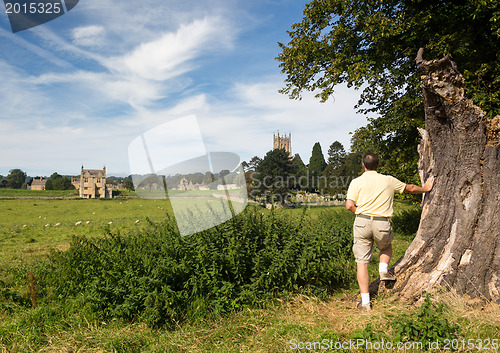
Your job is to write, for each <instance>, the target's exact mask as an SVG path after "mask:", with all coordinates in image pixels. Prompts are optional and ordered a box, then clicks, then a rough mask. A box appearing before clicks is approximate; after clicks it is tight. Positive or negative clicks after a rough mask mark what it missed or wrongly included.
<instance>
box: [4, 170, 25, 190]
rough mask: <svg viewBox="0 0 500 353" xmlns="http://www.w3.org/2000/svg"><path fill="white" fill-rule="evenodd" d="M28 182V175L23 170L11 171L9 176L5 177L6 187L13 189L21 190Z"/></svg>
mask: <svg viewBox="0 0 500 353" xmlns="http://www.w3.org/2000/svg"><path fill="white" fill-rule="evenodd" d="M25 180H26V173H25V172H23V171H22V170H21V169H11V170H9V175H7V176H6V177H5V186H6V187H8V188H11V189H20V188H21V186H23V184H24V181H25Z"/></svg>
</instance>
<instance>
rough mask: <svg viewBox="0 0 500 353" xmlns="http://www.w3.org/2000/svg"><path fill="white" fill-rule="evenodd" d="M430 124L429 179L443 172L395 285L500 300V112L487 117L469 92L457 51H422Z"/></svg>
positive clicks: (424, 157)
mask: <svg viewBox="0 0 500 353" xmlns="http://www.w3.org/2000/svg"><path fill="white" fill-rule="evenodd" d="M417 63H418V64H419V68H420V71H421V79H422V88H423V91H424V99H425V124H426V129H425V131H424V130H422V131H421V133H422V141H421V144H420V146H419V153H420V161H419V172H420V177H421V179H422V180H426V179H427V177H428V176H429V175H434V176H436V180H435V184H434V188H433V190H432V191H431V192H430V193H428V194H426V195H425V196H424V199H423V203H422V217H421V220H420V226H419V229H418V232H417V234H416V236H415V239H414V241H413V242H412V244H411V245H410V247H409V248H408V250H407V251H406V252H405V254H404V255H403V257H402V258H401V259H399V260H398V262H397V263H396V264H395V266H394V270H395V272H396V275H397V278H398V280H397V282H396V283H395V284H394V288H393V291H397V292H399V293H400V294H401V296H403V297H405V298H408V299H412V298H418V297H419V296H420V295H421V294H422V293H423V292H426V291H430V290H432V289H433V288H435V287H438V286H445V287H452V288H454V289H455V290H456V291H457V292H458V293H460V294H463V295H468V296H470V297H473V298H476V297H479V298H481V299H486V300H488V301H493V302H497V303H500V144H499V141H500V138H499V136H500V116H497V117H496V118H495V119H493V120H491V119H488V118H487V117H486V115H485V113H484V112H483V111H482V110H481V109H479V108H478V107H476V106H475V105H474V104H473V103H472V101H471V100H469V99H467V98H465V96H464V89H463V77H462V75H461V74H460V72H458V70H457V67H456V64H455V63H454V62H453V61H452V59H451V57H450V56H446V57H444V58H443V59H440V60H432V61H425V60H423V59H422V52H421V51H420V53H419V57H417Z"/></svg>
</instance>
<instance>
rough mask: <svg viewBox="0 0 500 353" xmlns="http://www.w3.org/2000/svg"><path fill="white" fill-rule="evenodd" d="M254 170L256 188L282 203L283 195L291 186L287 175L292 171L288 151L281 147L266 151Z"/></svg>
mask: <svg viewBox="0 0 500 353" xmlns="http://www.w3.org/2000/svg"><path fill="white" fill-rule="evenodd" d="M256 172H257V181H258V185H257V188H258V189H259V190H260V191H261V192H263V193H268V194H270V195H271V196H272V197H275V198H276V197H277V198H279V201H280V203H284V201H285V196H286V194H287V193H288V191H289V188H290V187H291V186H292V185H290V180H289V177H290V176H291V175H292V173H293V166H292V161H291V160H290V158H289V156H288V152H286V151H285V150H284V149H281V148H278V149H275V150H271V151H269V152H267V153H266V155H265V156H264V158H263V159H262V161H261V162H260V163H259V165H258V166H257V168H256Z"/></svg>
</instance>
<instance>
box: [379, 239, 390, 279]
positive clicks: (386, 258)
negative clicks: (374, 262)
mask: <svg viewBox="0 0 500 353" xmlns="http://www.w3.org/2000/svg"><path fill="white" fill-rule="evenodd" d="M391 257H392V243H391V244H389V246H388V247H386V248H385V249H384V250H381V251H380V263H384V264H389V262H391ZM384 272H387V270H386V271H384Z"/></svg>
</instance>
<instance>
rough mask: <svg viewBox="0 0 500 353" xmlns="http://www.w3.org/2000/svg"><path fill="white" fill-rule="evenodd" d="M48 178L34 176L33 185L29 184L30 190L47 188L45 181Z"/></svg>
mask: <svg viewBox="0 0 500 353" xmlns="http://www.w3.org/2000/svg"><path fill="white" fill-rule="evenodd" d="M46 182H47V179H44V178H43V177H39V178H34V179H33V181H32V182H31V185H29V186H28V190H45V183H46Z"/></svg>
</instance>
